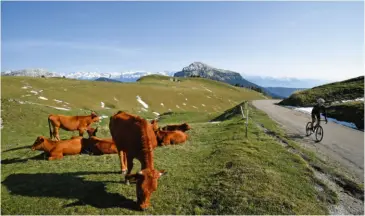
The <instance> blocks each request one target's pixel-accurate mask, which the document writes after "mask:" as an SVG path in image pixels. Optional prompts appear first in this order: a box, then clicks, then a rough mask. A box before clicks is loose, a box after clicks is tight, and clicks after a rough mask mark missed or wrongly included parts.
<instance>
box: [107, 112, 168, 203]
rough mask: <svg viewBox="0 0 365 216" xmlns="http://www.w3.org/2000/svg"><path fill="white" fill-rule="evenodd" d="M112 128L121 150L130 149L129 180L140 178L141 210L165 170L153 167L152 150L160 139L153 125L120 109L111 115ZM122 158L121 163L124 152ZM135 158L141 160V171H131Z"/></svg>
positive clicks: (112, 133)
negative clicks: (133, 172) (157, 138)
mask: <svg viewBox="0 0 365 216" xmlns="http://www.w3.org/2000/svg"><path fill="white" fill-rule="evenodd" d="M109 129H110V133H111V135H112V137H113V140H114V141H115V144H116V145H117V149H118V151H119V152H121V151H124V152H127V165H128V172H127V175H126V176H125V180H126V183H127V184H129V180H131V179H135V180H136V181H137V184H136V191H137V204H138V205H139V207H140V208H141V209H146V208H147V207H148V206H149V205H150V198H151V194H152V192H153V191H155V190H156V189H157V180H158V178H159V177H160V176H161V175H163V174H164V173H165V171H164V170H155V168H154V166H153V150H154V149H155V148H156V147H157V140H156V135H155V133H154V131H153V129H152V125H151V124H150V123H149V122H148V121H147V120H145V119H143V118H140V117H139V116H134V115H131V114H128V113H126V112H123V111H119V112H118V113H116V114H115V115H113V116H111V117H110V122H109ZM119 158H120V161H121V162H122V154H119ZM134 158H137V159H138V160H139V161H140V163H141V169H142V170H141V171H140V172H138V173H136V174H130V173H131V171H132V168H133V159H134Z"/></svg>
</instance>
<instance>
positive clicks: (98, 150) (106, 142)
mask: <svg viewBox="0 0 365 216" xmlns="http://www.w3.org/2000/svg"><path fill="white" fill-rule="evenodd" d="M97 131H98V128H96V129H94V128H88V129H87V133H88V135H89V138H88V140H87V141H85V142H88V145H87V146H88V148H87V149H85V150H86V151H88V152H91V153H92V154H94V155H101V154H117V153H118V150H117V146H116V145H115V143H114V141H113V139H105V138H103V139H102V138H99V137H96V132H97ZM122 154H123V161H122V163H121V166H122V167H121V168H122V174H125V173H126V172H127V154H126V152H122Z"/></svg>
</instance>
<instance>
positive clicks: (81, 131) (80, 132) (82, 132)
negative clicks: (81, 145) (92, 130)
mask: <svg viewBox="0 0 365 216" xmlns="http://www.w3.org/2000/svg"><path fill="white" fill-rule="evenodd" d="M84 132H85V128H80V129H79V136H82V137H83V136H84Z"/></svg>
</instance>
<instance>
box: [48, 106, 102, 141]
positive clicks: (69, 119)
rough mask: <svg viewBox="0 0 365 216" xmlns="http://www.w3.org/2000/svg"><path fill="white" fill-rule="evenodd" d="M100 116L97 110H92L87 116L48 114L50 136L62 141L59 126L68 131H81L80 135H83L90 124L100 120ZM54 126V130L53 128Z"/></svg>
mask: <svg viewBox="0 0 365 216" xmlns="http://www.w3.org/2000/svg"><path fill="white" fill-rule="evenodd" d="M99 120H100V118H99V116H97V115H96V113H95V112H91V114H90V115H87V116H65V115H54V114H50V115H49V116H48V126H49V135H50V138H51V139H52V138H56V140H58V141H60V140H61V139H60V136H59V128H62V129H64V130H66V131H75V130H78V131H79V135H80V136H83V135H84V132H85V130H86V129H87V128H88V127H89V126H90V124H92V123H94V122H97V121H99ZM51 125H52V127H53V132H52V129H51Z"/></svg>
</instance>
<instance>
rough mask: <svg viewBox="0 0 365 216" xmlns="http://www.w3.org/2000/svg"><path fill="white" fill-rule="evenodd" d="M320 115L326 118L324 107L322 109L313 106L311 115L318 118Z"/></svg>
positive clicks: (317, 105) (319, 106)
mask: <svg viewBox="0 0 365 216" xmlns="http://www.w3.org/2000/svg"><path fill="white" fill-rule="evenodd" d="M321 113H323V115H324V116H325V117H327V113H326V107H324V106H323V105H319V104H316V105H314V107H313V109H312V114H313V115H318V116H319V115H320V114H321Z"/></svg>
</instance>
